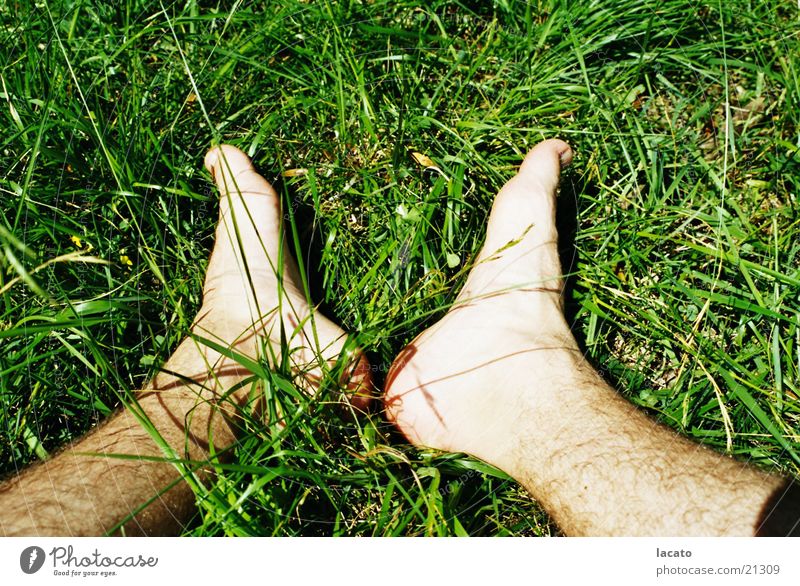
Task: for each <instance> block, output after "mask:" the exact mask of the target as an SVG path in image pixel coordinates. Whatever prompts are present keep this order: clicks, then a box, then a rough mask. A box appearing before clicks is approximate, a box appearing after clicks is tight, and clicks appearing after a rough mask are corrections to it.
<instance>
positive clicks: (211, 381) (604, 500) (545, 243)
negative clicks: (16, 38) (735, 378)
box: [0, 140, 800, 535]
mask: <svg viewBox="0 0 800 586" xmlns="http://www.w3.org/2000/svg"><path fill="white" fill-rule="evenodd" d="M571 160H572V152H571V150H570V148H569V146H568V145H567V144H566V143H564V142H562V141H559V140H549V141H545V142H543V143H541V144H539V145H538V146H537V147H536V148H534V149H533V150H532V151H531V152H530V153H529V154H528V156H527V157H526V158H525V160H524V162H523V164H522V166H521V168H520V171H519V173H518V174H517V176H516V177H514V178H513V179H512V180H511V181H509V183H508V184H506V186H505V187H503V189H502V190H501V191H500V193H499V194H498V195H497V198H496V199H495V202H494V206H493V209H492V213H491V216H490V218H489V221H488V226H487V234H486V242H485V244H484V247H483V249H482V251H481V253H480V255H479V256H478V257H477V259H476V260H475V263H474V268H473V269H472V271H471V273H470V275H469V277H468V279H467V281H466V284H465V286H464V288H463V290H462V291H461V292H460V294H459V296H458V298H457V300H456V302H455V304H454V306H453V308H452V309H451V310H450V311H449V313H447V314H446V315H445V316H444V317H443V318H442V319H441V320H440V321H439V322H438V323H437V324H435V325H434V326H432V327H431V328H429V329H428V330H426V331H425V332H423V333H422V334H420V335H419V336H418V337H417V338H416V339H415V340H414V341H413V342H412V343H411V344H410V345H409V346H408V347H407V348H406V349H404V350H403V351H402V352H401V353H400V355H399V356H398V357H397V359H396V360H395V362H394V364H393V367H392V369H391V371H390V372H389V374H388V377H387V381H386V390H385V396H384V401H385V413H386V416H387V417H388V419H389V420H390V421H392V422H394V423H395V424H396V425H397V426H398V428H399V429H400V430H401V431H402V432H403V433H404V434H405V435H406V437H407V438H408V439H409V441H411V442H412V443H414V444H417V445H422V446H427V447H430V448H435V449H439V450H444V451H459V452H466V453H469V454H472V455H474V456H476V457H478V458H481V459H483V460H485V461H487V462H489V463H491V464H494V465H495V466H497V467H499V468H501V469H503V470H504V471H506V472H507V473H509V474H510V475H512V476H513V477H514V478H516V479H517V480H518V481H519V482H520V483H521V484H522V485H523V486H524V487H525V488H527V489H528V490H529V491H530V493H531V495H532V496H533V497H535V498H536V499H537V500H538V501H540V502H541V503H542V505H543V506H544V507H545V508H546V509H547V510H548V511H549V512H550V514H551V515H552V516H553V518H554V519H555V520H556V521H557V523H558V524H559V526H560V528H561V529H562V530H563V531H564V532H565V533H567V534H572V535H645V534H653V535H754V534H763V535H789V534H790V533H796V532H797V531H798V520H800V507H798V502H799V501H800V498H799V497H798V490H797V487H796V486H794V485H792V484H791V483H790V482H789V481H787V480H786V479H783V478H781V477H779V476H774V475H768V474H765V473H763V472H761V471H759V470H757V469H755V468H753V467H751V466H747V465H744V464H741V463H739V462H736V461H734V460H732V459H730V458H727V457H725V456H722V455H720V454H717V453H715V452H712V451H710V450H708V449H706V448H703V447H700V446H698V445H696V444H693V443H691V442H690V441H688V440H687V439H685V438H683V437H680V436H678V435H676V434H675V433H673V432H672V431H669V430H667V429H666V428H664V427H661V426H659V425H658V424H656V423H654V422H653V421H651V420H650V419H649V418H648V417H646V416H645V415H644V414H643V413H641V412H640V411H638V410H636V409H635V408H634V407H633V406H632V405H630V404H629V403H627V402H626V401H624V400H623V399H622V398H621V397H620V396H619V395H618V394H617V393H616V392H615V391H614V390H613V389H611V388H610V387H609V386H608V385H607V384H606V383H605V382H603V380H602V379H601V378H600V376H599V375H598V374H597V373H596V372H595V371H594V370H593V369H592V368H591V367H590V366H589V365H588V364H587V363H586V361H585V360H584V357H583V356H582V354H581V352H580V351H579V349H578V345H577V344H576V342H575V339H574V337H573V335H572V333H571V331H570V329H569V326H568V324H567V323H566V321H565V319H564V315H563V307H562V305H563V279H562V270H561V266H560V263H559V259H558V252H557V238H558V234H557V231H556V227H555V201H556V192H557V187H558V181H559V176H560V171H561V167H562V166H565V165H568V164H569V163H570V162H571ZM205 163H206V168H207V169H208V170H209V172H210V173H211V175H212V177H213V178H214V180H215V181H216V183H217V186H218V188H219V191H220V194H221V197H220V221H219V224H218V227H217V231H216V241H215V246H214V250H213V252H212V254H211V257H210V259H209V264H208V269H207V273H206V280H205V285H204V293H203V304H202V307H201V309H200V311H199V313H198V315H197V317H196V319H195V321H194V325H193V327H192V333H193V336H192V337H188V338H187V339H186V340H184V341H183V342H182V343H181V345H180V346H179V347H178V349H177V350H176V351H175V353H174V355H173V356H172V357H171V358H170V359H169V360H168V361H167V362H166V364H165V365H164V366H163V368H162V372H161V373H160V374H159V375H158V376H156V377H155V378H154V379H153V380H152V381H151V382H150V384H149V385H148V386H147V388H146V389H143V390H142V391H141V392H140V393H139V394H138V397H137V403H136V404H135V405H132V406H131V407H129V408H127V409H125V410H122V411H120V412H119V413H117V414H116V415H115V416H113V417H112V418H111V419H110V420H109V421H108V422H107V423H105V424H104V425H102V426H100V427H99V428H98V429H97V430H96V431H95V432H93V433H91V434H90V435H88V436H87V437H86V438H84V439H83V440H80V441H78V442H75V443H74V444H71V445H70V446H68V447H67V448H66V449H65V450H64V451H62V452H61V453H60V454H58V455H56V456H55V457H53V458H51V459H50V460H48V461H46V462H44V463H42V464H39V465H37V466H34V467H32V468H30V469H29V470H27V471H24V472H23V473H22V474H21V475H20V476H18V477H16V478H15V479H13V480H12V481H10V482H8V483H6V484H5V485H3V486H2V487H0V511H3V512H2V514H0V532H2V533H4V534H5V535H35V534H38V535H98V534H103V533H122V534H126V535H130V534H139V535H142V534H143V535H165V534H174V533H178V532H180V531H181V530H182V529H183V528H184V526H185V524H186V522H187V520H189V519H190V518H191V516H192V515H193V513H194V503H195V497H194V492H193V490H192V488H191V486H190V485H189V483H187V482H186V481H184V480H183V479H182V478H183V476H182V471H181V470H179V469H178V468H177V467H176V466H174V465H173V464H170V463H165V462H163V461H158V460H159V459H163V458H164V456H165V455H166V456H169V457H173V458H176V459H182V460H184V461H186V460H188V461H190V462H197V463H198V466H197V467H194V468H193V469H192V472H193V477H192V482H194V483H202V482H204V481H205V480H206V479H207V478H208V476H209V475H210V474H212V472H211V470H210V469H209V467H208V466H203V465H202V464H203V463H207V462H208V461H209V458H210V457H211V456H212V454H213V457H214V458H217V459H224V458H226V457H227V456H226V448H228V447H229V446H231V445H233V443H234V442H235V440H236V435H237V413H239V412H240V411H241V410H242V409H248V408H251V407H252V405H251V404H250V403H249V401H250V399H251V396H252V391H255V390H257V389H255V388H254V387H253V384H252V383H250V382H248V381H250V380H251V378H252V375H251V373H250V372H249V371H248V370H247V368H246V367H245V366H244V365H243V364H241V360H240V361H237V360H235V359H234V358H233V355H232V354H231V352H233V353H235V354H236V355H237V356H244V357H246V358H248V359H250V360H256V359H258V358H263V359H265V360H267V361H268V362H269V361H270V360H273V359H274V358H279V357H280V354H281V349H282V345H281V344H280V343H279V340H280V339H281V338H282V337H283V338H285V339H287V346H288V351H289V352H290V353H291V354H290V356H289V357H288V358H289V362H290V364H291V365H292V368H293V370H294V372H295V374H296V375H297V380H298V382H299V383H300V385H301V386H302V387H303V388H304V389H305V390H306V391H307V392H309V393H314V392H316V391H317V390H318V387H319V385H320V384H321V383H322V382H323V381H325V380H327V382H328V383H330V382H333V383H334V384H336V385H338V387H339V388H341V389H342V400H343V401H344V402H346V403H348V404H349V405H351V406H352V407H354V408H355V410H356V411H357V410H358V409H363V408H366V407H367V406H368V403H369V400H370V395H371V392H372V389H371V381H370V380H369V373H370V368H369V365H368V364H367V362H366V359H365V358H364V357H363V355H362V353H361V351H360V350H359V349H358V348H356V347H354V346H353V345H351V344H348V343H347V342H348V338H347V336H346V335H345V333H344V332H343V331H342V330H341V329H340V328H339V327H338V326H336V325H335V324H333V323H332V322H331V321H329V320H328V319H326V318H325V317H324V316H322V315H321V314H320V313H319V312H317V311H315V310H314V308H313V307H310V306H309V304H308V302H307V298H306V296H305V295H304V294H303V293H302V292H303V288H302V286H301V282H300V278H299V276H298V270H297V266H296V265H295V263H294V261H293V260H292V258H291V255H290V254H289V253H288V251H289V246H288V245H287V243H286V240H285V236H284V232H283V227H282V220H281V211H280V202H279V199H278V198H277V196H276V194H275V192H274V191H273V189H272V187H271V186H270V185H269V183H268V182H267V181H266V180H265V179H264V178H263V177H261V176H260V175H259V174H258V173H257V172H256V171H255V169H254V168H253V166H252V164H251V163H250V160H249V159H248V158H247V157H246V156H245V155H244V153H242V152H241V151H239V150H238V149H235V148H234V147H230V146H223V147H220V148H216V149H212V151H211V152H209V154H208V155H207V156H206V159H205ZM209 344H211V345H213V346H216V349H214V348H212V347H210V346H209ZM332 377H334V378H333V380H332ZM145 420H146V421H149V422H150V423H151V425H152V427H153V428H154V430H155V431H156V432H157V434H153V433H151V432H149V431H148V430H146V429H145V428H144V427H143V426H142V424H141V421H145ZM153 435H157V436H159V437H160V438H161V440H162V441H160V442H156V441H154V439H153ZM119 454H125V455H130V456H135V457H138V458H144V459H137V458H134V459H119V458H113V457H109V456H111V455H119ZM150 501H152V502H150ZM148 503H149V504H148ZM145 505H147V506H145Z"/></svg>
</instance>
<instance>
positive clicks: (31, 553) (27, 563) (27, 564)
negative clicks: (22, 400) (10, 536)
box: [19, 545, 44, 574]
mask: <svg viewBox="0 0 800 586" xmlns="http://www.w3.org/2000/svg"><path fill="white" fill-rule="evenodd" d="M43 565H44V550H43V549H42V548H41V547H38V546H36V545H32V546H30V547H26V548H25V549H23V550H22V553H21V554H19V567H20V568H22V571H23V572H25V573H26V574H35V573H36V572H38V571H39V570H41V569H42V566H43Z"/></svg>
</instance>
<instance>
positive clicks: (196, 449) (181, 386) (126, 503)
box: [0, 145, 371, 535]
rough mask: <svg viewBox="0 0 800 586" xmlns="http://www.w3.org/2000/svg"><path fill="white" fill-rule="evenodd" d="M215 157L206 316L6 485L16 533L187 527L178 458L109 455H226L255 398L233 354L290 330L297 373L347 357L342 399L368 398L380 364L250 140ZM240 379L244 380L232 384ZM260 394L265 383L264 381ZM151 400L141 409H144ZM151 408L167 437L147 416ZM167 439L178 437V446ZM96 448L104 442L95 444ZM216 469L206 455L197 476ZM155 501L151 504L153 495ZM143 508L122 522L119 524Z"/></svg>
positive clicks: (305, 383) (263, 348)
mask: <svg viewBox="0 0 800 586" xmlns="http://www.w3.org/2000/svg"><path fill="white" fill-rule="evenodd" d="M205 165H206V168H207V169H208V171H209V172H210V173H211V175H212V177H213V178H214V180H215V182H216V184H217V187H218V189H219V192H220V204H219V207H220V220H219V223H218V225H217V229H216V234H215V245H214V249H213V251H212V253H211V257H210V259H209V262H208V268H207V271H206V278H205V283H204V286H203V304H202V306H201V308H200V311H199V312H198V314H197V317H196V318H195V321H194V325H193V326H192V332H193V334H194V335H195V338H194V339H193V338H191V337H189V338H187V339H186V340H184V341H183V342H182V343H181V344H180V346H179V347H178V349H177V350H176V351H175V353H174V354H173V355H172V357H170V359H169V360H168V361H167V362H166V363H165V364H164V366H163V367H162V369H161V370H162V372H161V373H160V374H158V375H157V376H156V377H155V378H154V379H153V380H152V381H150V384H149V385H148V386H147V388H145V389H143V390H142V391H140V392H139V394H138V396H137V403H138V408H137V407H136V406H135V405H134V406H131V407H130V408H128V409H125V410H123V411H120V412H119V413H117V414H116V415H115V416H113V417H111V419H110V420H109V421H107V422H106V423H105V424H103V425H102V426H100V427H99V428H98V429H97V430H95V431H94V432H93V433H91V434H89V435H88V436H87V437H85V438H84V439H82V440H80V441H78V442H75V443H73V444H70V445H69V446H68V447H67V448H66V449H65V450H63V451H62V452H61V453H59V454H58V455H57V456H56V457H54V458H52V459H50V460H48V461H46V462H43V463H41V464H39V465H36V466H34V467H32V468H31V469H29V470H26V471H25V472H23V473H22V474H21V475H20V476H19V477H17V478H15V479H14V480H12V481H11V482H9V483H7V484H5V485H4V486H3V487H2V488H0V511H3V512H2V513H0V532H2V533H4V534H6V535H34V534H39V535H99V534H104V533H108V532H122V533H124V534H135V535H141V534H144V535H164V534H175V533H177V532H179V531H180V530H181V529H182V528H183V527H184V525H185V523H186V522H187V520H188V519H190V518H191V516H192V514H193V513H194V493H193V492H192V490H191V488H190V486H189V484H187V483H186V482H182V481H181V480H180V479H181V474H180V472H179V470H178V469H177V468H176V467H175V466H173V465H172V464H168V463H162V462H152V461H141V460H140V461H137V460H130V459H124V460H123V459H117V458H113V457H105V456H104V455H105V454H108V455H119V454H125V455H133V456H139V457H144V458H154V459H163V458H164V457H165V456H168V457H174V458H179V459H180V458H183V459H188V460H191V461H194V462H205V461H207V460H208V458H209V455H210V454H211V453H212V452H213V453H215V454H221V455H220V456H218V457H220V458H225V457H226V455H225V450H226V448H228V447H229V446H231V445H232V444H233V443H234V442H235V440H236V427H237V425H236V419H237V412H238V411H239V410H240V409H247V408H251V407H252V405H250V404H249V401H250V400H251V391H253V390H254V389H253V385H252V384H245V385H243V386H242V383H243V382H244V381H248V380H249V379H251V378H252V374H251V373H250V372H249V371H248V370H247V369H246V368H245V367H244V366H243V365H242V364H241V363H240V362H238V361H236V360H234V359H232V358H231V357H229V356H231V355H230V354H227V351H226V354H227V356H223V355H222V354H221V353H220V352H218V351H216V350H214V349H212V348H210V347H209V346H208V345H206V342H205V340H208V341H210V342H211V343H213V344H218V345H219V346H220V347H222V348H224V349H227V350H228V351H231V352H235V353H237V354H238V355H241V356H244V357H249V358H250V359H253V360H255V359H258V358H259V357H263V358H264V359H266V360H267V361H272V360H273V359H275V358H277V359H280V356H281V344H280V339H281V330H282V329H283V336H284V337H285V338H286V339H287V346H288V350H289V352H290V356H289V360H290V362H291V364H292V366H293V370H294V372H295V373H296V374H297V375H298V376H297V381H298V383H299V384H300V385H301V386H302V387H304V388H305V389H306V390H307V391H308V392H315V389H316V388H317V387H318V386H319V385H320V384H321V382H322V379H323V377H325V376H328V377H331V376H333V374H332V373H333V372H334V371H337V368H336V364H337V362H341V364H340V366H342V365H343V366H344V368H338V371H342V374H341V377H340V378H341V380H339V381H336V382H339V383H341V387H342V389H343V390H344V392H343V400H344V401H347V402H348V403H349V404H350V405H351V406H352V407H353V408H354V409H355V410H359V409H363V408H365V407H366V405H367V404H368V402H369V399H370V393H371V383H370V380H369V376H370V368H369V365H368V363H367V362H366V359H365V358H364V357H363V356H362V355H361V352H360V350H358V349H357V348H355V347H351V345H348V344H346V343H347V336H346V335H345V333H344V332H343V331H342V329H341V328H339V327H338V326H336V325H335V324H334V323H333V322H331V321H330V320H328V319H327V318H326V317H325V316H323V315H322V314H320V313H319V312H317V311H315V310H314V309H313V308H312V307H310V306H309V304H308V302H307V299H306V296H305V295H304V294H303V287H302V284H301V281H300V277H299V275H298V270H297V266H296V264H295V261H294V260H293V259H292V257H291V254H290V247H289V246H288V244H287V242H286V238H285V235H284V232H283V224H282V215H281V209H280V201H279V199H278V197H277V195H276V194H275V191H274V190H273V189H272V186H271V185H270V184H269V183H268V182H267V181H266V180H265V179H264V178H263V177H262V176H261V175H259V174H258V173H257V172H256V171H255V169H254V168H253V166H252V164H251V162H250V159H249V158H248V157H247V156H246V155H245V154H244V153H242V152H241V151H240V150H238V149H236V148H234V147H231V146H227V145H224V146H222V147H220V148H216V149H212V150H211V151H210V152H209V153H208V154H207V155H206V158H205ZM231 389H235V390H233V391H231ZM256 396H257V393H256ZM137 411H140V414H139V416H138V417H137V416H136V415H135V413H136V412H137ZM139 419H148V420H149V421H150V422H151V424H152V425H153V427H154V428H155V429H156V430H157V432H158V434H159V435H160V436H161V438H163V440H164V442H163V444H162V445H159V444H158V443H156V441H154V439H153V437H152V436H151V434H150V433H148V431H146V430H145V429H144V428H143V427H142V425H141V424H140V423H139ZM167 446H168V447H167ZM87 454H98V456H90V455H87ZM208 474H209V471H208V469H207V468H205V467H199V468H198V469H197V472H196V478H195V481H196V482H202V481H203V480H204V479H205V478H206V477H207V475H208ZM151 499H153V502H152V503H151V504H150V505H149V506H147V507H146V508H143V509H142V506H143V505H145V504H146V503H147V502H148V501H150V500H151ZM130 515H132V516H133V518H132V519H130V520H128V521H126V522H125V523H124V524H123V525H122V527H121V528H118V524H119V523H120V522H122V521H123V520H125V519H126V517H128V516H130Z"/></svg>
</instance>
